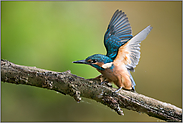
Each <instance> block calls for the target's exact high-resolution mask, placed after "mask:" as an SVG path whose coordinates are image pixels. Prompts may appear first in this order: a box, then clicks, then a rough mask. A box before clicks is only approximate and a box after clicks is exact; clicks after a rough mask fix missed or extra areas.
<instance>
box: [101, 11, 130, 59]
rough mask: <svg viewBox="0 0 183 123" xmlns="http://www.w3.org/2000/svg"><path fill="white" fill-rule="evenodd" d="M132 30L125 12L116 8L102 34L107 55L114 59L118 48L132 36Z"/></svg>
mask: <svg viewBox="0 0 183 123" xmlns="http://www.w3.org/2000/svg"><path fill="white" fill-rule="evenodd" d="M132 37H133V36H132V30H131V26H130V23H129V21H128V18H127V17H126V14H125V13H124V12H122V11H121V10H120V11H119V10H116V12H115V13H114V15H113V16H112V18H111V21H110V23H109V25H108V28H107V31H106V33H105V36H104V45H105V47H106V50H107V56H108V57H110V58H111V59H115V57H116V55H117V52H118V49H119V47H120V46H122V45H124V44H125V43H126V42H127V41H128V40H130V39H131V38H132Z"/></svg>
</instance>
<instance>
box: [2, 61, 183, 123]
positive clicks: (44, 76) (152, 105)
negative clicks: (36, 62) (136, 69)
mask: <svg viewBox="0 0 183 123" xmlns="http://www.w3.org/2000/svg"><path fill="white" fill-rule="evenodd" d="M1 81H3V82H8V83H14V84H25V85H31V86H36V87H40V88H47V89H50V90H54V91H57V92H60V93H62V94H65V95H66V94H68V95H70V96H72V97H73V98H74V99H75V100H76V101H77V102H79V101H81V97H86V98H90V99H93V100H96V101H97V102H100V103H102V104H104V105H107V106H108V107H110V108H111V109H114V110H115V111H116V112H117V113H118V114H119V115H123V111H122V110H121V108H126V109H129V110H133V111H137V112H143V113H146V114H148V115H149V116H152V117H156V118H159V119H162V120H165V121H179V122H180V121H182V109H180V108H178V107H176V106H174V105H171V104H169V103H165V102H161V101H158V100H156V99H153V98H150V97H147V96H144V95H141V94H138V93H133V92H130V91H125V90H121V91H120V92H118V93H114V90H115V89H114V88H111V87H107V86H104V85H100V84H99V83H100V81H99V80H97V79H84V78H82V77H79V76H76V75H73V74H71V72H70V71H66V72H54V71H48V70H44V69H39V68H36V67H27V66H22V65H16V64H13V63H11V62H9V61H7V60H2V59H1Z"/></svg>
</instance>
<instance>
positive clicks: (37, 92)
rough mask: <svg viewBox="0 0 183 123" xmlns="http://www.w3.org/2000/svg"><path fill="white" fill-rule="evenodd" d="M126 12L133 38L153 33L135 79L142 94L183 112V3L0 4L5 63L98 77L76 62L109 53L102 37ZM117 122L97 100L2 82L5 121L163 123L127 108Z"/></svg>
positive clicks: (142, 46) (142, 54)
mask: <svg viewBox="0 0 183 123" xmlns="http://www.w3.org/2000/svg"><path fill="white" fill-rule="evenodd" d="M117 9H121V10H123V11H124V12H125V13H126V14H127V16H128V18H129V21H130V24H131V27H132V31H133V35H135V34H137V33H138V32H139V31H141V30H142V29H144V28H145V27H146V26H148V25H151V26H153V29H152V31H151V32H150V34H149V35H148V36H147V38H146V39H145V40H144V41H143V42H142V43H141V58H140V62H139V64H138V65H137V67H136V71H135V72H134V73H132V75H133V78H134V79H135V82H136V84H137V85H136V91H137V92H138V93H140V94H144V95H146V96H149V97H152V98H155V99H158V100H160V101H164V102H167V103H171V104H173V105H175V106H178V107H180V108H182V79H181V77H182V74H181V63H182V62H181V44H182V39H181V36H182V30H181V29H182V25H181V24H182V13H181V11H182V2H181V1H180V2H171V1H169V2H132V1H131V2H126V1H125V2H124V1H121V2H82V1H80V2H79V1H77V2H74V1H72V2H69V1H68V2H5V1H3V2H1V25H2V28H1V58H3V59H7V60H9V61H11V62H13V63H16V64H19V65H26V66H36V67H37V68H42V69H47V70H52V71H59V72H64V71H66V70H71V72H72V73H73V74H76V75H78V76H82V77H85V78H93V77H96V76H97V75H99V73H98V72H97V71H96V70H95V69H94V68H92V67H90V66H87V65H77V64H73V63H72V61H75V60H81V59H85V58H86V57H88V56H89V55H92V54H95V53H100V54H106V50H105V47H104V44H103V37H104V34H105V31H106V28H107V26H108V23H109V21H110V19H111V17H112V15H113V13H114V12H115V11H116V10H117ZM123 111H124V114H125V115H124V116H119V115H118V114H117V113H116V112H114V111H112V110H111V109H110V108H108V107H106V106H104V105H102V104H100V103H97V102H96V101H93V100H90V99H86V98H82V101H81V102H80V103H77V102H76V101H75V100H74V99H73V98H72V97H70V96H68V95H66V96H64V95H62V94H59V93H56V92H55V91H51V90H47V89H42V88H37V87H32V86H26V85H15V84H9V83H3V82H1V121H111V122H112V121H155V122H156V121H160V120H158V119H156V118H153V117H149V116H148V115H146V114H143V113H137V112H134V111H130V110H126V109H123Z"/></svg>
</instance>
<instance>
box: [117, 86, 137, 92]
mask: <svg viewBox="0 0 183 123" xmlns="http://www.w3.org/2000/svg"><path fill="white" fill-rule="evenodd" d="M121 89H123V90H127V91H131V92H134V93H137V92H136V91H135V89H134V88H133V87H132V89H126V88H123V87H120V88H118V89H117V90H116V91H114V92H115V93H117V92H119V91H120V90H121Z"/></svg>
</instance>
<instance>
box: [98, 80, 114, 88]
mask: <svg viewBox="0 0 183 123" xmlns="http://www.w3.org/2000/svg"><path fill="white" fill-rule="evenodd" d="M103 84H105V85H107V86H108V87H112V84H111V83H109V82H107V81H103V82H101V83H100V85H103Z"/></svg>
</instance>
